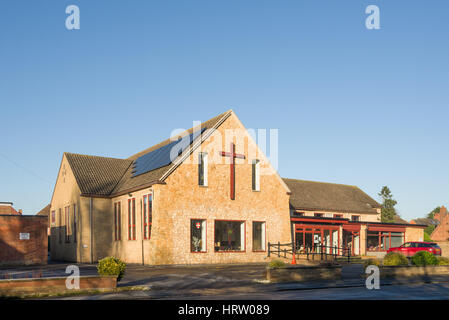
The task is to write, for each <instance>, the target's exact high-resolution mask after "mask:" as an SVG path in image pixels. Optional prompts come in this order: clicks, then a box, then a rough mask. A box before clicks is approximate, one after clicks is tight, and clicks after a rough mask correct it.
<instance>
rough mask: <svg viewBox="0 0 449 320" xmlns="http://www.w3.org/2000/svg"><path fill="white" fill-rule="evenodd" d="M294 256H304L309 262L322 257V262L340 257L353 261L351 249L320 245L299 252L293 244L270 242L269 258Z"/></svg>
mask: <svg viewBox="0 0 449 320" xmlns="http://www.w3.org/2000/svg"><path fill="white" fill-rule="evenodd" d="M293 254H295V257H297V255H298V254H304V255H306V257H307V260H315V256H317V255H318V256H320V258H321V260H325V261H326V260H336V259H337V258H338V257H344V258H346V259H347V262H350V261H351V249H350V248H341V247H337V246H326V245H322V244H318V245H315V246H314V250H312V247H305V248H304V249H301V250H298V248H295V247H294V245H293V242H289V243H280V242H277V243H270V242H268V257H271V256H276V257H279V258H293Z"/></svg>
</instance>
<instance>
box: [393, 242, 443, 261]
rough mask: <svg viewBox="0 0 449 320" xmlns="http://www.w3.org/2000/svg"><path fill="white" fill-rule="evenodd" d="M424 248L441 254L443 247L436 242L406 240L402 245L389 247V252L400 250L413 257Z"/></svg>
mask: <svg viewBox="0 0 449 320" xmlns="http://www.w3.org/2000/svg"><path fill="white" fill-rule="evenodd" d="M423 250H425V251H428V252H430V253H433V254H434V255H437V256H441V248H440V247H439V246H438V245H437V244H436V243H434V242H406V243H404V244H403V245H402V246H400V247H395V248H390V249H388V251H387V253H389V252H399V253H402V254H403V255H404V256H406V257H411V256H414V255H415V254H416V253H417V252H419V251H423Z"/></svg>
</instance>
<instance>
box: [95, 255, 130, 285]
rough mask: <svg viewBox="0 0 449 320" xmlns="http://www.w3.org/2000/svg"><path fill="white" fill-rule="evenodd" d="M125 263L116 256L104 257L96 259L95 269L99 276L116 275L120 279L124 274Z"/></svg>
mask: <svg viewBox="0 0 449 320" xmlns="http://www.w3.org/2000/svg"><path fill="white" fill-rule="evenodd" d="M125 269H126V264H125V263H124V262H123V261H121V260H120V259H118V258H115V257H106V258H104V259H101V260H100V261H98V265H97V270H98V274H99V275H101V276H117V281H120V280H121V279H122V278H123V275H124V274H125Z"/></svg>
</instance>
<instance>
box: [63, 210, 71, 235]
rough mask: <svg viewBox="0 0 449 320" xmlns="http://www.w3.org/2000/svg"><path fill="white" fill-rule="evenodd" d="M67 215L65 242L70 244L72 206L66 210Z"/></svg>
mask: <svg viewBox="0 0 449 320" xmlns="http://www.w3.org/2000/svg"><path fill="white" fill-rule="evenodd" d="M64 213H65V242H70V234H71V233H70V206H67V207H65V208H64Z"/></svg>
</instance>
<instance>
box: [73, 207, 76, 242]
mask: <svg viewBox="0 0 449 320" xmlns="http://www.w3.org/2000/svg"><path fill="white" fill-rule="evenodd" d="M73 242H75V243H76V204H74V205H73Z"/></svg>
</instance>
